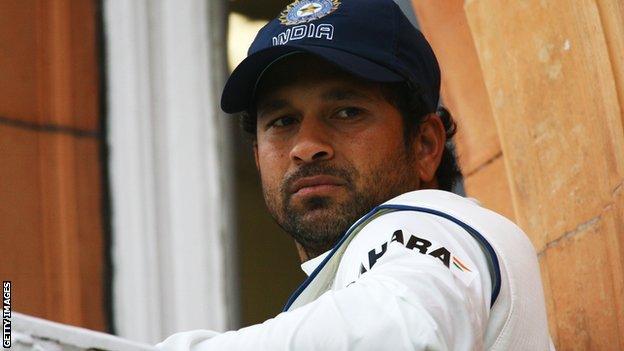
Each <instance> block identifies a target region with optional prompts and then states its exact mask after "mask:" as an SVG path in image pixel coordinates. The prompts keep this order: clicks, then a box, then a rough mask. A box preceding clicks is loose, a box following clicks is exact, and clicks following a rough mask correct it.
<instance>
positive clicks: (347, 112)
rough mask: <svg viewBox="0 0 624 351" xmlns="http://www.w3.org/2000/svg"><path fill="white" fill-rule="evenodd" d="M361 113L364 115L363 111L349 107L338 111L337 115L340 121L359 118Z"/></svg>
mask: <svg viewBox="0 0 624 351" xmlns="http://www.w3.org/2000/svg"><path fill="white" fill-rule="evenodd" d="M360 113H362V110H360V109H359V108H357V107H347V108H343V109H341V110H340V111H338V113H336V117H338V118H340V119H350V118H354V117H357V116H358V115H359V114H360Z"/></svg>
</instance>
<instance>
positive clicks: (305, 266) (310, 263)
mask: <svg viewBox="0 0 624 351" xmlns="http://www.w3.org/2000/svg"><path fill="white" fill-rule="evenodd" d="M330 252H331V250H328V251H325V252H324V253H322V254H320V255H319V256H316V257H314V258H313V259H310V260H307V261H305V262H303V263H302V264H301V269H302V270H303V271H304V272H305V274H306V275H308V276H309V275H310V274H312V272H314V270H315V269H316V267H318V266H319V265H320V264H321V262H323V260H324V259H325V257H327V255H329V253H330Z"/></svg>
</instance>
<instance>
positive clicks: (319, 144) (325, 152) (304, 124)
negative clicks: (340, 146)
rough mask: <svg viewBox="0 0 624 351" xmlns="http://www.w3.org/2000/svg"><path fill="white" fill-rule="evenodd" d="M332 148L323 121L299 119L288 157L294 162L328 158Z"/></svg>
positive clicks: (299, 162) (316, 160)
mask: <svg viewBox="0 0 624 351" xmlns="http://www.w3.org/2000/svg"><path fill="white" fill-rule="evenodd" d="M333 157H334V149H333V147H332V145H331V143H330V138H329V135H328V133H327V131H326V130H325V128H324V126H323V123H322V122H321V121H319V120H317V119H315V118H312V117H310V118H304V119H303V120H302V121H301V125H300V126H299V130H298V132H297V136H296V138H295V143H294V145H293V147H292V149H291V150H290V159H291V160H292V161H293V162H295V163H296V164H301V163H312V162H318V161H322V160H329V159H331V158H333Z"/></svg>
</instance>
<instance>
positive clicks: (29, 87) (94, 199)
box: [0, 0, 106, 330]
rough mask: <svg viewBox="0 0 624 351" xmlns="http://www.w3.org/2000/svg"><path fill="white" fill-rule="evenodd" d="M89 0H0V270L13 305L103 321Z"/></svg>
mask: <svg viewBox="0 0 624 351" xmlns="http://www.w3.org/2000/svg"><path fill="white" fill-rule="evenodd" d="M96 5H97V3H96V2H95V1H87V0H73V1H68V0H67V1H66V0H56V1H46V0H39V1H36V0H6V1H0V23H2V25H0V46H1V49H0V52H1V53H2V54H1V55H0V164H2V167H0V243H1V245H2V256H1V257H0V277H1V278H2V279H3V280H11V281H12V283H13V289H12V290H13V291H12V292H13V298H12V301H13V309H14V311H18V312H23V313H27V314H31V315H35V316H40V317H43V318H46V319H51V320H54V321H60V322H63V323H68V324H73V325H79V326H83V327H88V328H91V329H97V330H105V329H106V323H105V317H104V315H105V313H104V310H105V309H104V284H103V277H104V245H103V218H102V191H101V189H102V163H101V159H100V154H101V145H102V139H101V138H102V133H101V130H100V115H99V108H100V101H99V93H100V92H99V82H100V76H99V72H98V52H97V33H96V31H97V28H96V23H97V22H96V19H97V17H96V11H97V7H96Z"/></svg>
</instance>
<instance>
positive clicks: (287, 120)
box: [269, 116, 297, 128]
mask: <svg viewBox="0 0 624 351" xmlns="http://www.w3.org/2000/svg"><path fill="white" fill-rule="evenodd" d="M296 122H297V119H296V118H295V117H291V116H286V117H280V118H277V119H274V120H273V121H272V122H271V123H269V127H277V128H282V127H287V126H289V125H291V124H294V123H296Z"/></svg>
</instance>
